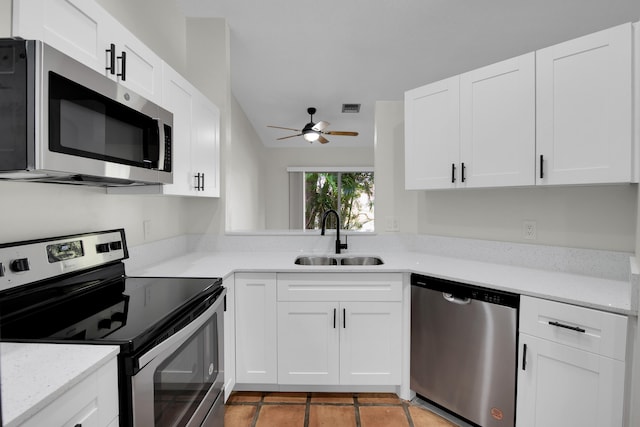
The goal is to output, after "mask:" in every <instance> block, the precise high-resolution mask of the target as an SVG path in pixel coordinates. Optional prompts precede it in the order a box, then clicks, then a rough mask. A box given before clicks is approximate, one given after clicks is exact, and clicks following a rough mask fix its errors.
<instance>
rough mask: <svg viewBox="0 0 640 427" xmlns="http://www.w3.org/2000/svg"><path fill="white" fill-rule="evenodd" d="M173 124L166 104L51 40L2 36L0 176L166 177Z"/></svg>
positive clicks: (130, 181) (87, 180) (75, 179)
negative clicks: (99, 70)
mask: <svg viewBox="0 0 640 427" xmlns="http://www.w3.org/2000/svg"><path fill="white" fill-rule="evenodd" d="M105 55H106V54H105ZM172 125H173V115H172V114H171V113H170V112H169V111H167V110H165V109H163V108H161V107H160V106H158V105H156V104H154V103H152V102H150V101H148V100H147V99H145V98H143V97H141V96H140V95H138V94H136V93H135V92H132V91H131V90H129V89H127V88H125V87H124V86H122V85H121V84H120V83H118V82H116V81H115V80H112V79H110V78H108V77H107V76H105V75H102V74H100V73H98V72H97V71H95V70H93V69H91V68H89V67H87V66H85V65H84V64H82V63H80V62H78V61H76V60H75V59H73V58H70V57H69V56H67V55H65V54H63V53H62V52H60V51H58V50H56V49H54V48H52V47H51V46H49V45H47V44H45V43H43V42H41V41H36V40H22V39H0V179H20V180H29V181H43V182H60V183H70V184H88V185H104V186H108V185H140V184H157V183H164V184H168V183H172V182H173V177H172V169H171V167H172V165H171V158H172V155H171V152H172Z"/></svg>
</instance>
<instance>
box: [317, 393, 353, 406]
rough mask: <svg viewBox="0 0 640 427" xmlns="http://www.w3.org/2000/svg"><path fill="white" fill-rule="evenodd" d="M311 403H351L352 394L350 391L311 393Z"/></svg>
mask: <svg viewBox="0 0 640 427" xmlns="http://www.w3.org/2000/svg"><path fill="white" fill-rule="evenodd" d="M311 403H345V404H348V405H353V394H350V393H312V394H311Z"/></svg>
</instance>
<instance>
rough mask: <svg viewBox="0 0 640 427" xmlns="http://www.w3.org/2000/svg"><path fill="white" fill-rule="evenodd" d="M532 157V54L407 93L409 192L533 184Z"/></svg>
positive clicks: (533, 141)
mask: <svg viewBox="0 0 640 427" xmlns="http://www.w3.org/2000/svg"><path fill="white" fill-rule="evenodd" d="M534 154H535V60H534V54H533V53H530V54H526V55H522V56H519V57H516V58H512V59H509V60H506V61H502V62H499V63H496V64H492V65H489V66H486V67H483V68H480V69H478V70H474V71H471V72H468V73H465V74H462V75H460V76H455V77H451V78H449V79H446V80H442V81H439V82H436V83H432V84H430V85H427V86H424V87H421V88H418V89H414V90H411V91H408V92H407V93H406V94H405V167H406V172H405V174H406V175H405V186H406V188H407V189H437V188H456V187H500V186H518V185H532V184H534Z"/></svg>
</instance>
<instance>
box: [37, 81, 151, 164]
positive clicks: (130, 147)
mask: <svg viewBox="0 0 640 427" xmlns="http://www.w3.org/2000/svg"><path fill="white" fill-rule="evenodd" d="M49 148H50V149H51V150H52V151H56V152H60V153H65V154H71V155H76V156H80V157H88V158H92V159H97V160H106V161H110V162H114V163H120V164H125V165H132V166H139V167H144V168H153V169H156V168H157V167H158V159H159V142H158V126H157V122H156V121H155V120H153V119H152V118H150V117H147V116H146V115H144V114H142V113H140V112H138V111H135V110H133V109H131V108H129V107H127V106H125V105H122V104H120V103H118V102H116V101H114V100H112V99H109V98H107V97H105V96H103V95H101V94H99V93H97V92H94V91H92V90H90V89H88V88H86V87H84V86H82V85H79V84H77V83H75V82H72V81H71V80H68V79H66V78H64V77H62V76H60V75H58V74H56V73H54V72H49Z"/></svg>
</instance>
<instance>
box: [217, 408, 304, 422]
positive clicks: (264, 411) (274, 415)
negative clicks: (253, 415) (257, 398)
mask: <svg viewBox="0 0 640 427" xmlns="http://www.w3.org/2000/svg"><path fill="white" fill-rule="evenodd" d="M305 406H306V405H263V406H262V408H260V413H259V414H258V422H257V423H256V427H303V426H304V412H305ZM225 425H227V424H226V422H225ZM231 426H232V425H230V426H229V427H231ZM233 427H235V426H233Z"/></svg>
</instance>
